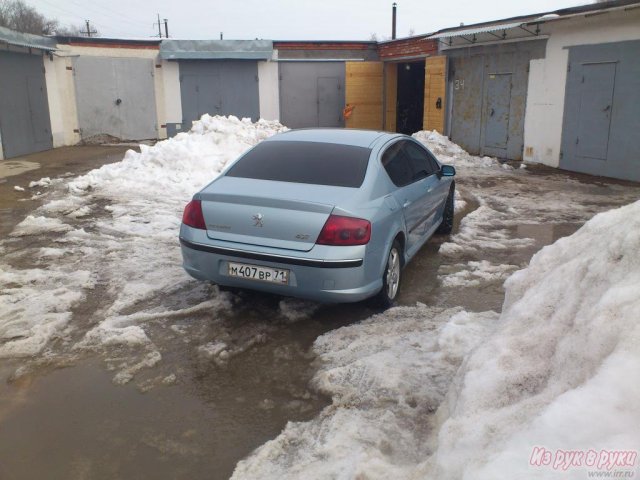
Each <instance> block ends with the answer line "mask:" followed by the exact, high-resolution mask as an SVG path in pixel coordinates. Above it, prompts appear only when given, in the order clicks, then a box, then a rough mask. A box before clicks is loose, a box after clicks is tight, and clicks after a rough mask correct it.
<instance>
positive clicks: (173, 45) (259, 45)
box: [160, 40, 273, 60]
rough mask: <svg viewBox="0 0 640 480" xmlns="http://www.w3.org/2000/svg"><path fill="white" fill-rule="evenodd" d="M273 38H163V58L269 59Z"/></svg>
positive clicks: (161, 51)
mask: <svg viewBox="0 0 640 480" xmlns="http://www.w3.org/2000/svg"><path fill="white" fill-rule="evenodd" d="M272 54H273V42H272V41H271V40H163V41H162V43H161V44H160V58H162V59H163V60H229V59H232V60H269V59H270V58H271V56H272Z"/></svg>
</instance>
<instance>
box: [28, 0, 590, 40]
mask: <svg viewBox="0 0 640 480" xmlns="http://www.w3.org/2000/svg"><path fill="white" fill-rule="evenodd" d="M25 2H26V3H28V4H29V5H31V6H33V7H35V8H36V9H37V10H38V11H40V12H41V13H43V14H44V15H46V16H47V17H51V18H56V19H58V20H59V21H60V22H61V23H62V24H73V25H80V24H84V20H87V19H88V20H90V21H91V23H92V24H93V25H94V26H95V28H97V29H98V30H99V31H100V34H101V35H102V36H105V37H107V36H109V37H141V38H149V37H151V36H153V35H157V34H158V29H157V26H156V27H154V26H153V23H154V22H155V21H156V14H157V13H159V14H160V17H161V18H162V19H164V18H167V19H169V36H170V37H173V38H191V39H206V38H209V39H211V38H219V36H220V32H224V38H225V39H251V38H265V39H274V40H318V39H324V40H369V39H370V38H371V35H372V34H373V33H375V34H377V36H378V39H384V38H386V37H389V36H390V35H391V4H392V3H393V2H392V1H391V0H313V1H309V0H307V1H305V0H208V1H207V0H154V1H153V2H150V1H136V0H25ZM397 3H398V37H404V36H408V35H409V34H410V32H411V31H413V32H415V34H421V33H428V32H432V31H436V30H439V29H441V28H446V27H453V26H457V25H459V24H460V23H461V22H464V23H465V24H470V23H477V22H483V21H488V20H496V19H500V18H506V17H513V16H517V15H526V14H530V13H538V12H543V11H549V10H556V9H558V8H565V7H571V6H575V5H580V4H584V3H589V1H588V0H582V1H580V0H484V1H482V0H445V1H439V2H436V1H427V0H399V1H398V2H397Z"/></svg>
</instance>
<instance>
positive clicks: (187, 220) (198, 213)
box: [182, 200, 207, 230]
mask: <svg viewBox="0 0 640 480" xmlns="http://www.w3.org/2000/svg"><path fill="white" fill-rule="evenodd" d="M182 223H184V224H185V225H188V226H189V227H192V228H199V229H200V230H206V229H207V226H206V225H205V223H204V216H203V215H202V205H201V204H200V200H191V201H190V202H189V203H187V206H186V207H184V213H183V214H182Z"/></svg>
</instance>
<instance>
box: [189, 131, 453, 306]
mask: <svg viewBox="0 0 640 480" xmlns="http://www.w3.org/2000/svg"><path fill="white" fill-rule="evenodd" d="M454 175H455V169H454V168H453V167H452V166H449V165H441V164H440V163H439V162H438V161H437V160H436V158H435V157H434V156H433V154H432V153H431V152H430V151H429V150H428V149H426V148H425V147H424V146H423V145H422V144H421V143H419V142H417V141H416V140H414V139H413V138H411V137H408V136H406V135H399V134H392V133H385V132H375V131H367V130H346V129H342V130H340V129H308V130H292V131H289V132H286V133H282V134H279V135H275V136H273V137H271V138H269V139H267V140H265V141H263V142H261V143H259V144H258V145H256V146H255V147H254V148H252V149H251V150H249V151H248V152H246V153H245V154H244V155H242V156H241V157H240V158H238V159H237V160H236V161H235V162H233V163H232V164H231V165H229V166H228V167H227V168H226V169H225V171H224V172H222V174H221V175H220V176H219V177H218V178H216V179H215V180H214V181H213V182H211V183H210V184H209V185H207V186H206V187H204V188H203V189H202V190H201V191H200V192H198V193H196V194H195V195H194V197H193V200H191V202H189V204H188V205H187V206H186V208H185V210H184V215H183V218H182V226H181V228H180V242H181V245H182V257H183V260H184V268H185V270H186V271H187V272H188V273H189V274H190V275H191V276H192V277H194V278H196V279H199V280H207V281H213V282H215V283H216V284H219V285H223V286H227V287H239V288H246V289H252V290H261V291H265V292H271V293H275V294H279V295H284V296H292V297H299V298H306V299H311V300H316V301H321V302H331V303H333V302H357V301H360V300H364V299H366V298H370V297H376V300H377V301H378V302H379V303H380V304H381V305H382V306H384V307H388V306H390V305H392V304H393V302H394V300H395V299H396V297H397V295H398V288H399V286H400V280H401V273H402V268H403V266H404V265H406V264H407V262H409V261H410V260H411V258H412V257H413V256H414V255H415V254H416V253H417V252H418V250H419V249H420V247H422V245H424V243H425V242H426V241H427V240H428V239H429V237H430V236H431V235H432V234H433V233H435V232H438V233H450V232H451V229H452V227H453V212H454V205H453V202H454V189H455V182H454V181H453V178H452V177H453V176H454Z"/></svg>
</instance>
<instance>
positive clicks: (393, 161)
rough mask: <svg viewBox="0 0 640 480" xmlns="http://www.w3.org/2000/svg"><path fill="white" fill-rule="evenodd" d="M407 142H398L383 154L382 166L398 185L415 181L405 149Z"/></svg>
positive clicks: (401, 185)
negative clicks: (404, 145)
mask: <svg viewBox="0 0 640 480" xmlns="http://www.w3.org/2000/svg"><path fill="white" fill-rule="evenodd" d="M404 143H405V142H396V143H394V144H393V145H391V146H390V147H389V148H387V150H386V151H385V152H384V153H383V154H382V166H383V167H384V169H385V170H386V171H387V174H388V175H389V178H391V181H392V182H393V183H394V184H395V185H396V186H397V187H404V186H405V185H409V184H410V183H411V182H413V170H412V169H411V164H410V162H409V158H408V157H407V156H406V154H405V153H404V151H403V144H404Z"/></svg>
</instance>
